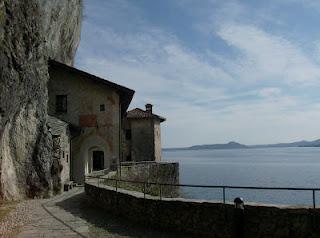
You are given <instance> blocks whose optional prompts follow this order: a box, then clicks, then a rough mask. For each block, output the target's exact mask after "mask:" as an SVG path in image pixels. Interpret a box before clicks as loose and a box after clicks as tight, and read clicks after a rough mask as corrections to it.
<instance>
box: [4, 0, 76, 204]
mask: <svg viewBox="0 0 320 238" xmlns="http://www.w3.org/2000/svg"><path fill="white" fill-rule="evenodd" d="M81 17H82V0H68V1H65V0H19V1H12V0H0V42H1V43H0V172H1V181H0V182H1V184H0V192H1V194H0V195H1V197H2V198H4V199H21V198H23V197H26V196H28V197H35V196H45V195H50V194H51V193H52V190H53V185H52V179H53V176H55V174H54V173H53V172H52V171H55V168H54V164H55V163H53V159H52V148H51V147H52V146H51V145H52V138H51V136H50V134H49V133H48V130H47V127H46V121H47V100H48V92H47V82H48V78H49V75H48V63H47V62H48V59H49V58H53V59H56V60H59V61H62V62H65V63H67V64H72V62H73V57H74V54H75V51H76V49H77V46H78V43H79V40H80V28H81Z"/></svg>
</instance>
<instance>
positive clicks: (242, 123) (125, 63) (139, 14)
mask: <svg viewBox="0 0 320 238" xmlns="http://www.w3.org/2000/svg"><path fill="white" fill-rule="evenodd" d="M319 22H320V1H318V0H268V1H263V0H259V1H258V0H241V1H240V0H238V1H237V0H201V1H198V0H176V1H174V0H161V1H151V0H107V1H105V0H85V1H84V16H83V24H82V34H81V41H80V45H79V48H78V51H77V55H76V61H75V66H76V67H77V68H79V69H82V70H85V71H88V72H90V73H92V74H95V75H97V76H100V77H103V78H105V79H108V80H110V81H113V82H115V83H118V84H121V85H123V86H126V87H129V88H132V89H134V90H135V95H134V99H133V101H132V103H131V105H130V109H133V108H136V107H140V108H144V105H145V104H146V103H152V104H153V105H154V107H153V111H154V112H155V113H156V114H158V115H161V116H163V117H165V118H166V119H167V121H166V122H164V123H162V124H161V135H162V145H163V147H180V146H190V145H195V144H214V143H227V142H229V141H237V142H240V143H244V144H264V143H278V142H291V141H298V140H315V139H319V138H320V26H319Z"/></svg>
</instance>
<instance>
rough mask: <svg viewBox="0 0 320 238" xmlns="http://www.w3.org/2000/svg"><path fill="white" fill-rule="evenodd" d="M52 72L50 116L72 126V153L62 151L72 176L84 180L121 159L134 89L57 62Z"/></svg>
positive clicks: (51, 63)
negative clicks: (123, 119) (124, 119)
mask: <svg viewBox="0 0 320 238" xmlns="http://www.w3.org/2000/svg"><path fill="white" fill-rule="evenodd" d="M49 74H50V81H49V87H48V88H49V90H48V91H49V92H48V94H49V115H51V116H53V117H55V118H58V119H59V120H61V121H64V122H66V123H67V124H69V125H70V126H71V128H72V130H70V132H71V133H70V147H69V148H70V151H71V153H67V151H68V149H65V148H64V149H63V151H62V152H61V153H62V155H63V154H64V156H65V158H69V159H70V160H69V159H68V163H69V164H65V166H66V167H68V165H69V166H70V179H71V180H73V181H75V182H77V183H83V181H84V176H85V174H88V173H91V172H93V171H95V170H102V169H106V168H109V167H110V165H111V164H116V163H118V162H119V161H120V160H121V158H120V157H121V154H122V153H121V152H122V148H121V144H122V143H121V131H122V125H121V124H122V118H124V116H125V113H126V111H127V109H128V106H129V104H130V102H131V100H132V97H133V94H134V91H133V90H131V89H128V88H126V87H123V86H120V85H117V84H115V83H112V82H110V81H107V80H104V79H102V78H99V77H96V76H94V75H91V74H88V73H86V72H83V71H81V70H78V69H76V68H73V67H70V66H67V65H65V64H62V63H59V62H56V61H50V68H49ZM70 154H71V158H70V156H69V155H70ZM67 155H68V157H66V156H67ZM66 170H68V168H66ZM62 171H63V170H62ZM66 176H68V175H66Z"/></svg>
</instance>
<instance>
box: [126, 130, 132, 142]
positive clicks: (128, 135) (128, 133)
mask: <svg viewBox="0 0 320 238" xmlns="http://www.w3.org/2000/svg"><path fill="white" fill-rule="evenodd" d="M126 139H127V140H131V130H126Z"/></svg>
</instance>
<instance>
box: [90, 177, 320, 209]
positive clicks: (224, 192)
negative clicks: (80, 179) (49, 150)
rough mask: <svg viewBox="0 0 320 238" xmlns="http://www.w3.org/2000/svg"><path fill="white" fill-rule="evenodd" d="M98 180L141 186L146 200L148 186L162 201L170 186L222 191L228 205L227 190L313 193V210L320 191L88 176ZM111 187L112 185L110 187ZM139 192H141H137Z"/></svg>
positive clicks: (315, 189)
mask: <svg viewBox="0 0 320 238" xmlns="http://www.w3.org/2000/svg"><path fill="white" fill-rule="evenodd" d="M90 178H92V179H98V181H97V182H98V187H99V186H100V180H103V181H107V180H109V181H115V186H114V187H115V190H116V191H117V192H118V189H119V188H120V187H119V183H120V182H123V183H133V184H141V188H142V189H141V192H143V197H144V198H146V195H149V194H147V193H146V187H148V186H151V185H153V186H158V187H159V195H158V197H159V199H160V200H162V198H163V194H162V191H163V188H164V187H167V186H170V187H188V188H216V189H221V190H222V201H223V204H226V190H227V189H243V190H276V191H310V192H311V191H312V208H313V209H316V197H315V195H316V191H320V188H297V187H295V188H292V187H291V188H290V187H256V186H224V185H195V184H167V183H155V182H146V181H133V180H125V179H118V178H106V177H104V178H103V177H101V176H94V175H88V176H86V181H87V179H90ZM108 186H110V185H108ZM137 192H139V191H137Z"/></svg>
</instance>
